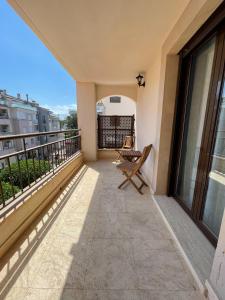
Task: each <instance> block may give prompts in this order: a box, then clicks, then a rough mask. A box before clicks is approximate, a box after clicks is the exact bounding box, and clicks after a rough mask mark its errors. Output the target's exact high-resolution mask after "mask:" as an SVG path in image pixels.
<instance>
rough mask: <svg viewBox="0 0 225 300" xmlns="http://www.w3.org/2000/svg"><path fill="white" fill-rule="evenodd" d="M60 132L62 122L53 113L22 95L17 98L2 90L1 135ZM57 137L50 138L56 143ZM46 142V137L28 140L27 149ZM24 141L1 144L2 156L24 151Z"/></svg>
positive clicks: (0, 91)
mask: <svg viewBox="0 0 225 300" xmlns="http://www.w3.org/2000/svg"><path fill="white" fill-rule="evenodd" d="M51 130H54V131H56V130H60V121H59V118H57V117H56V116H55V115H53V113H52V112H51V111H49V110H48V109H46V108H43V107H41V106H39V104H38V103H37V102H36V101H34V100H30V99H29V98H28V95H26V99H22V98H21V95H20V94H17V96H16V97H14V96H11V95H9V94H7V93H6V90H0V135H4V134H26V133H34V132H43V131H51ZM55 139H56V136H55V135H54V137H53V136H52V137H51V138H50V140H51V141H54V140H55ZM45 142H46V137H37V138H35V137H32V138H26V141H25V145H26V147H27V148H30V147H34V146H37V145H39V144H40V143H41V144H43V143H45ZM23 146H24V145H23V143H22V140H19V139H18V140H16V141H14V142H13V143H12V142H11V141H4V142H1V145H0V153H1V155H4V154H8V153H11V152H13V151H15V150H17V151H19V150H22V149H23Z"/></svg>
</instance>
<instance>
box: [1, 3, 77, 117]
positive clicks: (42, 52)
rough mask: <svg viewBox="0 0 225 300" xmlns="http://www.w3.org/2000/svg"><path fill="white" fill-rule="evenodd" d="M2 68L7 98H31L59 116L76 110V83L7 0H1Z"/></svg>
mask: <svg viewBox="0 0 225 300" xmlns="http://www.w3.org/2000/svg"><path fill="white" fill-rule="evenodd" d="M0 66H1V67H0V89H6V90H7V93H8V94H11V95H16V94H17V93H20V94H21V96H22V97H24V98H25V95H26V94H28V95H29V97H30V98H32V99H34V100H36V101H37V102H38V103H39V104H40V105H42V106H45V107H48V108H50V109H51V110H53V111H54V112H55V113H57V114H58V113H60V114H65V113H66V112H67V111H68V109H69V108H74V106H75V103H76V99H75V97H76V96H75V95H76V84H75V81H74V80H73V79H72V77H71V76H70V75H69V74H68V73H67V71H66V70H65V69H64V68H63V67H62V66H61V65H60V63H58V61H57V60H56V59H55V57H54V56H53V55H52V54H51V52H50V51H49V50H48V49H47V48H46V47H45V45H44V44H43V43H42V42H41V41H40V40H39V39H38V37H37V36H36V35H35V34H34V33H33V32H32V30H31V29H30V28H29V27H28V26H27V25H26V23H25V22H24V21H23V20H22V19H21V18H20V17H19V16H18V15H17V14H16V12H15V11H14V10H13V9H12V8H11V7H10V5H9V4H8V3H7V2H6V1H5V0H0Z"/></svg>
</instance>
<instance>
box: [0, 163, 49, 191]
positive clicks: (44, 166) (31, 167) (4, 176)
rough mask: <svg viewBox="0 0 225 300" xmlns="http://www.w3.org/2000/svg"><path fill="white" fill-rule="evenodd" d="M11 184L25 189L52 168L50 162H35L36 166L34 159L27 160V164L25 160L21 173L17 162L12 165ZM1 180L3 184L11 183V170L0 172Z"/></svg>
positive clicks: (21, 164)
mask: <svg viewBox="0 0 225 300" xmlns="http://www.w3.org/2000/svg"><path fill="white" fill-rule="evenodd" d="M10 166H11V182H12V183H13V185H15V186H19V187H20V186H21V185H22V187H23V188H24V187H26V186H28V185H29V181H30V183H31V182H33V181H34V180H35V179H36V178H39V177H40V176H42V175H43V174H44V173H46V172H47V171H48V170H49V169H50V168H51V166H50V165H49V163H48V161H44V160H40V161H38V160H35V159H34V164H33V160H32V159H28V160H27V164H26V161H25V160H21V161H20V171H19V167H18V164H17V162H16V163H12V164H11V165H10ZM0 179H1V181H3V182H6V183H7V182H10V171H9V168H8V167H6V168H4V169H2V170H1V171H0Z"/></svg>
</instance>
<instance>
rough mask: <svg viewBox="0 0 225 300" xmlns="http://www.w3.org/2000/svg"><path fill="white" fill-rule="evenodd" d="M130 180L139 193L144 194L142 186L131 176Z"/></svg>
mask: <svg viewBox="0 0 225 300" xmlns="http://www.w3.org/2000/svg"><path fill="white" fill-rule="evenodd" d="M129 181H130V182H131V183H132V185H133V186H134V187H135V189H136V190H137V191H138V193H140V194H141V195H143V193H142V191H141V189H142V186H140V187H138V186H137V185H136V183H135V182H134V181H133V180H132V179H131V178H130V179H129Z"/></svg>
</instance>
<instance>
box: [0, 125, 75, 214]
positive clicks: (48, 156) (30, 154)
mask: <svg viewBox="0 0 225 300" xmlns="http://www.w3.org/2000/svg"><path fill="white" fill-rule="evenodd" d="M52 135H55V138H56V140H55V141H51V142H48V137H50V136H52ZM40 137H45V138H44V140H45V142H44V143H42V144H41V145H36V146H32V147H31V146H30V147H29V141H30V139H32V138H35V139H36V141H38V139H40ZM9 140H10V141H12V142H13V144H14V147H15V149H16V150H17V151H16V152H12V153H10V154H7V155H2V156H0V209H2V208H3V207H5V206H6V205H8V204H9V203H11V202H12V201H13V200H15V199H16V198H18V197H19V196H21V195H22V194H23V193H25V192H26V191H28V190H29V188H31V187H32V186H34V184H35V183H37V182H38V181H40V180H42V179H43V178H44V177H46V176H48V175H49V174H51V173H53V174H54V173H55V171H56V170H57V169H58V168H59V166H60V165H62V164H63V163H64V162H65V161H67V160H69V159H70V158H71V157H72V156H73V155H75V154H76V153H77V152H79V151H80V149H81V135H80V130H79V129H73V130H63V131H49V132H38V133H29V134H17V135H7V136H0V142H5V141H9Z"/></svg>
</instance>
